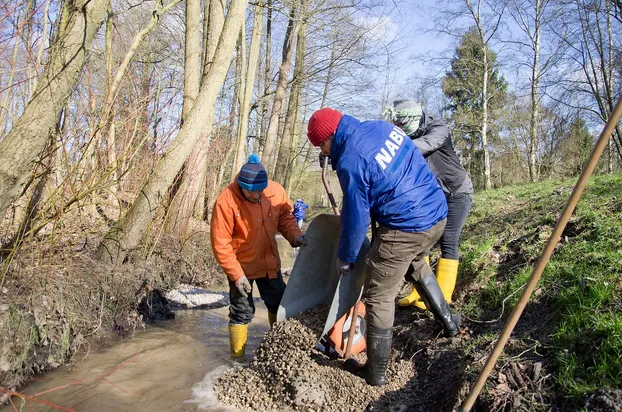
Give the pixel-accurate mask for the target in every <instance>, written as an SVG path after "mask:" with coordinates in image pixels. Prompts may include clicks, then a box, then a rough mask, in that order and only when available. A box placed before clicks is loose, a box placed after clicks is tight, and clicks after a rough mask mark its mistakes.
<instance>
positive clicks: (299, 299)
mask: <svg viewBox="0 0 622 412" xmlns="http://www.w3.org/2000/svg"><path fill="white" fill-rule="evenodd" d="M340 233H341V223H340V220H339V216H337V215H328V214H323V215H319V216H318V217H316V218H315V219H313V221H312V222H311V223H310V224H309V227H308V228H307V231H306V232H305V239H306V240H307V242H308V244H307V245H306V246H303V247H301V248H300V251H299V252H298V256H297V257H296V261H295V262H294V267H293V268H292V272H291V274H290V278H289V281H288V282H287V288H286V289H285V294H284V295H283V298H282V299H281V305H280V306H279V309H278V312H277V321H279V322H280V321H283V320H285V319H287V318H290V317H292V316H296V315H297V314H298V313H300V312H303V311H305V310H307V309H310V308H312V307H314V306H316V305H319V304H321V303H326V304H331V307H330V311H329V315H328V318H327V320H326V325H325V327H324V333H323V334H322V336H324V334H325V333H326V332H327V331H328V330H330V329H331V328H332V327H333V325H334V324H335V322H337V320H338V319H340V318H341V317H342V316H343V315H344V314H345V313H346V312H347V311H348V310H349V309H350V308H351V307H352V306H353V305H354V304H355V303H356V302H357V301H358V300H359V298H360V296H361V293H362V290H363V284H364V282H365V256H366V255H367V252H368V251H369V247H370V243H369V240H368V239H367V238H366V239H365V241H364V242H363V245H362V246H361V251H360V252H359V256H358V259H357V261H356V262H355V263H354V265H353V268H352V270H351V271H350V273H349V274H348V275H347V276H343V277H342V279H340V275H339V273H337V268H336V267H335V263H336V261H337V249H338V247H339V235H340Z"/></svg>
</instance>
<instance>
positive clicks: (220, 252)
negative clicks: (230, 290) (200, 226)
mask: <svg viewBox="0 0 622 412" xmlns="http://www.w3.org/2000/svg"><path fill="white" fill-rule="evenodd" d="M224 196H226V195H224ZM233 226H234V212H233V210H232V209H231V207H230V206H229V205H227V202H226V201H224V199H223V196H222V195H221V196H219V197H218V199H217V200H216V204H215V205H214V210H213V211H212V224H211V228H210V238H211V241H212V250H213V251H214V256H216V261H217V262H218V264H219V265H220V266H221V267H222V269H223V270H224V271H225V273H226V274H227V277H228V278H229V279H230V280H231V281H233V282H235V281H236V280H238V279H239V278H241V277H242V276H244V271H243V270H242V266H240V262H238V259H237V258H236V255H235V250H234V249H233V245H232V241H233Z"/></svg>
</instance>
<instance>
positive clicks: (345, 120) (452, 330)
mask: <svg viewBox="0 0 622 412" xmlns="http://www.w3.org/2000/svg"><path fill="white" fill-rule="evenodd" d="M307 137H308V138H309V141H310V142H311V143H312V144H313V145H314V146H319V147H320V150H321V153H322V154H325V155H330V160H331V164H332V167H333V169H334V170H336V171H337V177H338V178H339V183H340V185H341V189H342V191H343V205H342V209H341V235H340V238H339V251H338V259H337V270H338V271H339V272H341V273H342V274H344V275H347V273H348V272H349V270H350V268H351V266H352V263H353V262H355V261H356V258H357V256H358V254H359V251H360V249H361V246H362V244H363V241H364V239H365V236H366V234H367V228H368V226H369V220H370V216H371V217H372V218H374V219H375V220H376V222H377V223H378V226H379V227H378V229H377V230H376V232H375V236H374V241H373V243H372V245H371V249H370V251H369V254H368V255H367V259H366V264H367V271H366V279H365V289H364V292H363V295H364V301H365V306H366V311H367V335H366V343H367V363H366V364H365V365H364V366H363V365H352V363H350V366H351V367H353V368H354V369H357V370H358V371H361V372H363V373H364V375H365V379H366V381H367V383H368V384H370V385H375V386H378V385H384V384H386V369H387V366H388V363H389V358H390V355H391V338H392V327H393V319H394V314H395V302H394V300H395V296H396V294H397V289H398V286H399V284H400V282H401V280H402V278H403V277H404V274H406V277H407V279H409V280H410V281H412V282H413V283H414V285H415V287H416V288H417V290H418V291H419V294H420V295H421V296H422V297H423V298H424V299H425V301H426V302H427V303H428V306H429V307H430V308H431V310H432V313H433V314H434V316H435V317H436V319H437V320H438V321H440V322H441V323H442V324H443V327H444V329H445V335H446V336H455V335H456V334H458V333H459V332H460V316H459V315H457V314H452V312H451V310H450V308H449V304H448V303H447V301H446V300H445V298H444V297H443V293H442V292H441V289H440V287H439V285H438V282H437V280H436V277H435V276H434V274H433V273H432V270H431V269H430V266H429V265H428V264H427V263H426V261H425V257H426V256H427V255H428V253H429V251H430V248H431V247H432V246H433V245H434V244H435V243H436V242H437V241H438V239H439V238H440V237H441V235H442V233H443V230H444V228H445V222H446V217H447V202H446V200H445V195H444V194H443V191H442V190H441V188H440V186H439V185H438V183H437V181H436V178H435V177H434V175H433V174H432V172H431V171H430V169H429V168H428V166H427V164H426V161H425V159H424V158H423V156H422V155H421V153H420V152H419V150H417V148H416V147H415V145H414V144H413V142H412V141H411V140H410V138H408V136H406V134H404V132H403V131H402V130H401V129H400V128H398V127H396V126H394V125H392V124H390V123H388V122H385V121H381V120H378V121H366V122H361V121H359V120H357V119H356V118H354V117H352V116H348V115H342V114H341V113H339V112H338V111H337V110H334V109H331V108H323V109H320V110H318V111H317V112H315V113H314V114H313V116H311V119H309V125H308V133H307Z"/></svg>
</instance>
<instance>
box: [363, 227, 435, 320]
mask: <svg viewBox="0 0 622 412" xmlns="http://www.w3.org/2000/svg"><path fill="white" fill-rule="evenodd" d="M446 222H447V219H443V220H441V221H440V222H438V223H437V224H436V225H434V226H432V227H431V228H430V229H428V230H426V231H424V232H416V233H409V232H402V231H401V230H395V229H389V228H386V227H383V226H380V227H378V229H376V236H374V242H373V243H372V245H371V249H370V250H369V253H368V254H367V258H366V261H365V263H366V266H367V267H366V273H365V288H364V291H363V300H364V302H365V310H366V312H367V323H368V324H369V325H372V326H374V327H376V328H380V329H386V328H391V327H393V318H394V316H395V296H396V295H397V289H398V287H399V285H400V283H401V281H402V279H403V278H404V275H406V280H409V281H411V282H415V281H417V280H419V279H421V278H422V277H424V276H430V275H433V272H432V269H430V266H429V265H428V264H427V263H426V261H425V257H426V256H427V255H428V254H429V253H430V249H431V248H432V246H434V244H435V243H436V242H437V241H438V240H439V239H440V237H441V235H442V234H443V231H444V230H445V223H446Z"/></svg>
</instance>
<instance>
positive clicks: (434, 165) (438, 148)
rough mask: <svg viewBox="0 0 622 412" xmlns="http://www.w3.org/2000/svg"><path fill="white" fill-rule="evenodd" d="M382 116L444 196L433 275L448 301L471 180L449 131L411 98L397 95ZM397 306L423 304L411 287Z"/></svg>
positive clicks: (470, 195) (455, 276) (470, 192)
mask: <svg viewBox="0 0 622 412" xmlns="http://www.w3.org/2000/svg"><path fill="white" fill-rule="evenodd" d="M384 117H385V119H386V120H388V121H391V122H392V123H393V124H395V125H396V126H398V127H400V128H401V129H402V130H403V131H404V132H405V133H406V134H407V135H408V136H410V138H411V139H412V141H413V143H414V144H415V145H416V146H417V148H418V149H419V151H420V152H421V154H423V157H425V159H426V160H427V162H428V165H429V166H430V169H432V172H433V173H434V175H435V176H436V179H437V180H438V183H439V184H440V186H441V188H442V189H443V192H444V193H445V197H446V199H447V206H448V209H449V211H448V215H447V225H446V226H445V231H444V232H443V235H442V236H441V239H440V247H441V258H440V260H439V261H438V264H437V268H436V278H437V280H438V283H439V285H440V287H441V290H442V291H443V295H445V299H446V300H447V302H449V303H451V296H452V294H453V292H454V288H455V286H456V278H457V277H458V261H459V258H458V243H459V241H460V234H461V233H462V227H463V226H464V222H465V221H466V218H467V215H468V214H469V211H470V210H471V204H472V202H473V183H472V182H471V179H470V178H469V175H468V174H467V172H466V170H464V167H462V165H461V164H460V159H459V158H458V155H457V154H456V151H455V150H454V146H453V144H452V142H451V131H450V130H449V128H448V127H447V126H446V125H445V124H444V123H443V122H441V121H440V120H436V119H434V118H433V117H432V116H428V115H427V114H426V113H425V112H424V111H423V110H422V108H421V106H420V105H419V104H418V103H416V102H415V101H414V100H413V99H398V100H395V101H394V102H393V106H392V107H389V108H387V110H385V113H384ZM397 303H398V305H400V306H411V305H415V306H417V307H419V308H421V309H425V304H424V302H423V301H422V300H421V297H420V296H419V294H418V293H417V290H416V289H415V288H413V291H412V292H411V293H410V294H409V295H408V296H406V297H404V298H402V299H400V300H399V301H398V302H397Z"/></svg>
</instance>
